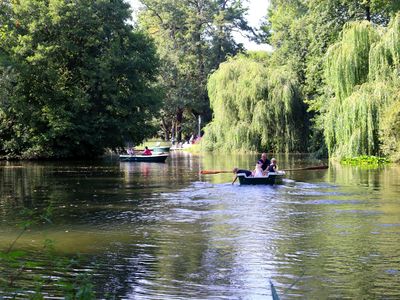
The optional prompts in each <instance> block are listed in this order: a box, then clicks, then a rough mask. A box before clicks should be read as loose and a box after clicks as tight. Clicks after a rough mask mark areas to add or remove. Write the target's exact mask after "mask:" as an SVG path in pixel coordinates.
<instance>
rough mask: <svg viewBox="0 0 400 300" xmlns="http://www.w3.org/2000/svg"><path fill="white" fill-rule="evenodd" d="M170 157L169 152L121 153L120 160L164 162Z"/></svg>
mask: <svg viewBox="0 0 400 300" xmlns="http://www.w3.org/2000/svg"><path fill="white" fill-rule="evenodd" d="M167 158H168V154H153V155H140V154H138V155H130V154H121V155H120V156H119V159H120V161H138V162H159V163H163V162H165V160H166V159H167Z"/></svg>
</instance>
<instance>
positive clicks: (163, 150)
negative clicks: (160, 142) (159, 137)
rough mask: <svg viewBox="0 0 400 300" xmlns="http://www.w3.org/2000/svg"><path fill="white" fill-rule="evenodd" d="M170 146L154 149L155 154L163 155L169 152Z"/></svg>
mask: <svg viewBox="0 0 400 300" xmlns="http://www.w3.org/2000/svg"><path fill="white" fill-rule="evenodd" d="M170 148H171V147H170V146H156V147H153V152H154V153H163V152H169V150H170Z"/></svg>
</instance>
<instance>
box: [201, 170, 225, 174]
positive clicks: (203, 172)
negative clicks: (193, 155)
mask: <svg viewBox="0 0 400 300" xmlns="http://www.w3.org/2000/svg"><path fill="white" fill-rule="evenodd" d="M219 173H232V170H230V171H228V170H201V171H200V174H219Z"/></svg>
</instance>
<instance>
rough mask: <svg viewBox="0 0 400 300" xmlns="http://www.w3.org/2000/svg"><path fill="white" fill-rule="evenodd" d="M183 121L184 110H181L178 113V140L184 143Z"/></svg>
mask: <svg viewBox="0 0 400 300" xmlns="http://www.w3.org/2000/svg"><path fill="white" fill-rule="evenodd" d="M182 120H183V109H181V108H179V109H178V111H177V112H176V131H175V133H176V139H177V141H179V142H180V141H182Z"/></svg>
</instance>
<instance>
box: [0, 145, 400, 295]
mask: <svg viewBox="0 0 400 300" xmlns="http://www.w3.org/2000/svg"><path fill="white" fill-rule="evenodd" d="M256 159H257V156H256V155H237V156H228V155H217V154H205V155H195V154H190V153H182V152H176V153H174V152H172V153H171V156H170V157H169V158H168V160H167V162H166V163H163V164H160V163H129V162H119V161H118V159H117V158H116V157H106V158H104V159H103V160H100V161H92V162H13V163H11V162H1V163H0V250H2V251H3V252H4V251H6V250H7V249H8V248H9V247H10V245H11V244H12V243H13V241H16V242H15V244H14V245H13V250H23V251H25V252H26V253H28V254H29V256H28V257H29V261H30V262H31V264H28V265H26V266H25V268H24V272H23V273H21V274H22V275H20V276H17V277H16V279H15V282H14V285H15V286H18V287H20V291H19V292H18V296H17V298H27V295H29V293H30V291H33V290H34V289H35V284H36V285H37V277H39V278H42V283H41V284H42V286H41V291H42V292H43V293H44V294H45V295H46V296H47V297H48V298H53V299H54V298H57V297H62V296H63V288H62V287H61V286H60V284H59V282H60V281H63V280H64V279H68V278H71V277H76V276H78V275H82V274H90V276H91V277H90V280H91V282H92V284H93V285H94V289H95V291H96V298H97V299H271V288H270V281H271V282H273V284H274V286H275V288H276V289H277V292H278V294H279V295H280V297H281V299H332V298H335V299H400V200H399V195H400V193H399V192H400V179H399V178H400V177H399V175H400V168H399V166H396V165H389V166H385V167H381V168H374V169H372V168H359V167H348V166H341V165H338V164H337V165H336V164H332V163H331V164H330V168H329V169H327V170H318V171H302V172H288V173H287V176H286V179H285V181H284V184H283V185H276V186H240V185H239V184H238V183H235V184H234V185H232V184H231V182H232V174H218V175H207V176H202V175H200V174H199V172H200V170H203V169H207V170H213V169H217V170H220V169H227V170H230V169H232V168H233V167H234V166H238V167H241V168H253V166H254V165H255V161H256ZM322 163H327V162H326V161H325V162H321V161H317V160H312V159H309V158H307V157H306V156H299V155H282V156H278V165H279V166H280V168H281V169H289V168H301V167H307V166H312V165H319V164H322ZM46 207H51V216H50V217H49V219H51V223H49V222H39V223H37V224H32V225H31V226H29V229H28V230H27V231H25V232H24V233H23V234H22V235H21V237H20V238H19V239H17V240H16V238H17V237H18V235H19V234H20V233H21V229H20V225H21V223H22V222H23V221H24V220H26V215H25V216H21V211H24V210H23V209H24V208H28V209H29V211H33V212H34V213H35V212H40V213H42V212H43V210H44V209H45V208H46ZM46 243H47V244H49V243H51V245H52V247H51V248H52V249H53V250H52V255H51V256H49V255H47V254H46V251H45V250H44V245H45V244H46ZM77 255H79V257H80V259H79V261H77V262H75V266H74V268H73V272H68V273H65V272H61V271H60V270H59V269H57V268H58V267H57V265H55V264H54V263H53V260H54V257H55V256H56V257H57V258H72V257H76V256H77ZM25 259H26V258H25ZM32 262H36V263H37V264H34V263H32ZM13 272H14V273H15V270H14V269H13V267H12V265H11V266H10V264H8V263H7V264H6V263H5V261H4V260H1V258H0V280H3V281H6V280H9V278H10V274H13ZM66 277H68V278H66ZM1 278H3V279H1ZM35 278H36V279H35ZM35 282H36V283H35ZM13 295H15V294H11V293H10V292H6V291H1V287H0V298H2V297H10V296H13Z"/></svg>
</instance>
